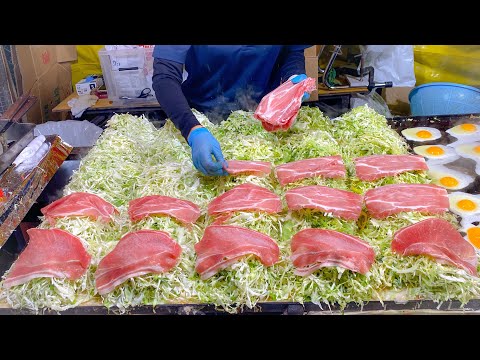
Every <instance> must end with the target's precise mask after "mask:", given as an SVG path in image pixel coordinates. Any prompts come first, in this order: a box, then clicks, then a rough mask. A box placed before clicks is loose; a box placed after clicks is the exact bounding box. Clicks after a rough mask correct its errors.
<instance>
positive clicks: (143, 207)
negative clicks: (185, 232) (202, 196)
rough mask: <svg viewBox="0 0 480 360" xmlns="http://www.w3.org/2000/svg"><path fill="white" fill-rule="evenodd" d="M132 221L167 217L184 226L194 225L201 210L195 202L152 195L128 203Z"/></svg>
mask: <svg viewBox="0 0 480 360" xmlns="http://www.w3.org/2000/svg"><path fill="white" fill-rule="evenodd" d="M128 215H129V216H130V220H132V221H138V220H141V219H143V218H146V217H147V216H153V215H167V216H171V217H173V218H175V219H177V220H179V221H181V222H182V223H184V224H193V223H194V222H196V221H197V219H198V218H199V217H200V209H199V208H198V206H197V205H195V204H194V203H193V202H191V201H188V200H182V199H177V198H174V197H170V196H162V195H150V196H144V197H141V198H138V199H134V200H132V201H130V202H129V203H128Z"/></svg>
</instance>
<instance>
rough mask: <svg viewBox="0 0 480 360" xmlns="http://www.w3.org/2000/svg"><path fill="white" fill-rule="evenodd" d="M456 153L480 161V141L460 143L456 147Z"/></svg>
mask: <svg viewBox="0 0 480 360" xmlns="http://www.w3.org/2000/svg"><path fill="white" fill-rule="evenodd" d="M454 149H455V151H456V153H457V154H458V155H460V156H462V157H464V158H467V159H472V160H475V161H477V162H478V161H480V142H470V143H464V144H459V145H457V146H455V147H454Z"/></svg>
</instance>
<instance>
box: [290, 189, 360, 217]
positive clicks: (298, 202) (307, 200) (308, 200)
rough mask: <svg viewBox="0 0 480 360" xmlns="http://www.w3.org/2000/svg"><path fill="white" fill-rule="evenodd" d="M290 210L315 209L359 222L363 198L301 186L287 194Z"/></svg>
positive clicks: (354, 194)
mask: <svg viewBox="0 0 480 360" xmlns="http://www.w3.org/2000/svg"><path fill="white" fill-rule="evenodd" d="M285 198H286V199H287V205H288V208H289V209H290V210H293V211H295V210H300V209H314V210H319V211H322V212H326V213H332V214H333V215H334V216H337V217H339V218H342V219H346V220H355V221H356V220H358V218H359V217H360V213H361V212H362V205H363V197H362V195H359V194H356V193H354V192H351V191H345V190H339V189H334V188H330V187H328V186H320V185H312V186H301V187H297V188H294V189H291V190H288V191H287V192H286V193H285Z"/></svg>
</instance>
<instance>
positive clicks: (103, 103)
mask: <svg viewBox="0 0 480 360" xmlns="http://www.w3.org/2000/svg"><path fill="white" fill-rule="evenodd" d="M75 98H78V95H77V94H71V95H70V96H68V97H67V98H65V99H64V100H63V101H62V102H61V103H60V104H58V105H57V106H55V107H54V108H53V110H52V111H53V112H67V111H70V110H71V108H70V106H68V104H67V103H68V101H69V100H71V99H75ZM158 106H160V105H159V104H158V102H157V101H156V100H155V101H135V102H128V101H125V102H124V103H121V102H118V103H117V102H113V101H112V100H109V99H98V101H97V103H96V104H95V105H93V106H91V107H89V109H118V108H131V107H158Z"/></svg>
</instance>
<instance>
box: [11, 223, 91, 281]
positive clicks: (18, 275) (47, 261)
mask: <svg viewBox="0 0 480 360" xmlns="http://www.w3.org/2000/svg"><path fill="white" fill-rule="evenodd" d="M27 233H28V235H29V237H30V240H29V242H28V245H27V247H26V248H25V250H24V251H23V252H22V253H21V254H20V256H19V257H18V259H17V261H15V263H14V264H13V265H12V269H11V270H10V272H9V273H8V275H7V277H6V278H5V281H4V283H3V286H4V287H5V288H7V289H8V288H10V287H12V286H15V285H21V284H24V283H26V282H28V281H30V280H32V279H35V278H42V277H55V278H62V279H63V278H67V279H69V280H76V279H79V278H80V277H82V275H83V274H85V272H86V271H87V268H88V266H89V264H90V259H91V257H90V255H89V254H88V253H87V251H86V250H85V248H84V247H83V244H82V241H81V240H80V239H79V238H78V237H76V236H74V235H72V234H70V233H69V232H67V231H64V230H60V229H29V230H27Z"/></svg>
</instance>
